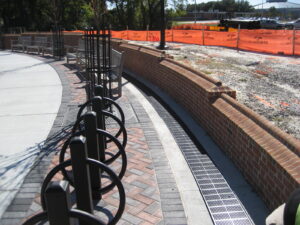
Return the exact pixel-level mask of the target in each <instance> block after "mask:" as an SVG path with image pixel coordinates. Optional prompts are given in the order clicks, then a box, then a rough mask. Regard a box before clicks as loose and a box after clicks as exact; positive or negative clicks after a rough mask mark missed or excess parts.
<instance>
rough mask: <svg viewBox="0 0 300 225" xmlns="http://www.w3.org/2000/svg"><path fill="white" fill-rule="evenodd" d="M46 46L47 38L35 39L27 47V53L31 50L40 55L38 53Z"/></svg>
mask: <svg viewBox="0 0 300 225" xmlns="http://www.w3.org/2000/svg"><path fill="white" fill-rule="evenodd" d="M46 46H47V37H35V38H34V42H33V44H32V45H28V46H27V47H26V48H27V53H29V51H31V50H33V51H35V52H37V53H38V54H40V52H42V51H43V48H44V47H46Z"/></svg>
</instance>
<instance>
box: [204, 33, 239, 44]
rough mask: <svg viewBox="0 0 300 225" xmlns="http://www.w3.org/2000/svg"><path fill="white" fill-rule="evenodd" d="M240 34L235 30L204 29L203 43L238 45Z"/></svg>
mask: <svg viewBox="0 0 300 225" xmlns="http://www.w3.org/2000/svg"><path fill="white" fill-rule="evenodd" d="M237 37H238V34H237V33H234V32H218V31H204V40H203V42H202V44H203V45H211V46H224V47H231V48H236V47H237Z"/></svg>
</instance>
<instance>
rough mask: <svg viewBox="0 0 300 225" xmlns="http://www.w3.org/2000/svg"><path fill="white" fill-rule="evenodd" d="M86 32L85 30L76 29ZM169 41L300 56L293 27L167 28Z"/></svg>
mask: <svg viewBox="0 0 300 225" xmlns="http://www.w3.org/2000/svg"><path fill="white" fill-rule="evenodd" d="M73 32H83V31H73ZM111 34H112V37H113V38H120V39H125V40H135V41H160V31H134V30H125V31H111ZM165 37H166V41H167V42H180V43H187V44H198V45H210V46H224V47H231V48H237V49H242V50H250V51H256V52H264V53H272V54H284V55H300V31H299V30H298V31H293V30H240V31H238V30H233V29H232V30H230V31H228V32H220V31H207V30H166V31H165Z"/></svg>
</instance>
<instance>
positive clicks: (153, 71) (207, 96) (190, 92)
mask: <svg viewBox="0 0 300 225" xmlns="http://www.w3.org/2000/svg"><path fill="white" fill-rule="evenodd" d="M113 45H114V48H116V49H118V50H119V51H124V53H125V65H124V66H125V68H126V69H127V70H129V71H131V72H133V73H135V74H137V75H138V76H142V77H143V78H144V79H146V80H148V81H149V82H151V83H152V84H154V85H156V86H158V87H159V88H161V89H162V90H163V91H165V92H166V93H168V94H169V95H170V96H171V97H172V98H173V99H174V100H175V101H176V102H177V103H179V104H180V105H182V106H183V107H184V108H185V109H187V110H188V111H189V112H190V114H191V115H192V116H193V118H194V119H195V120H196V121H197V122H198V123H199V124H201V125H202V126H203V127H204V129H206V131H207V132H208V133H209V135H210V136H211V137H212V138H213V139H214V141H215V142H216V143H217V144H218V145H219V146H220V148H221V149H222V150H223V151H224V152H226V154H227V155H228V156H229V157H230V158H231V159H232V160H233V162H234V163H235V164H236V165H237V167H238V168H239V169H240V170H241V172H242V173H243V174H244V176H245V177H246V179H247V180H248V181H249V183H251V185H252V186H253V187H254V189H255V190H256V191H257V192H258V193H259V194H260V196H261V197H262V199H263V200H264V201H265V202H266V204H267V205H268V207H269V208H270V209H274V208H275V207H277V206H278V205H280V204H282V203H283V202H285V201H286V200H287V197H288V196H289V195H290V193H291V192H292V191H293V190H294V189H295V188H297V187H299V186H300V158H299V155H300V141H299V140H297V139H295V138H293V137H292V136H290V135H288V134H286V133H284V132H283V131H281V130H280V129H279V128H277V127H275V126H273V125H272V124H271V123H270V122H269V121H268V120H267V119H265V118H264V117H262V116H260V115H258V114H256V113H255V112H253V111H252V110H251V109H249V108H247V107H246V106H244V105H243V104H240V103H239V102H237V101H236V100H235V96H236V92H235V91H234V90H231V89H230V88H228V87H226V86H222V84H221V82H219V81H216V80H214V79H211V78H210V77H208V76H206V75H204V74H201V73H199V72H197V71H194V70H193V69H190V68H187V67H185V66H184V65H181V64H179V63H177V62H175V61H173V60H172V59H170V58H168V56H166V55H165V54H164V53H163V52H161V51H157V50H154V49H149V48H146V47H141V46H136V45H132V44H127V43H126V42H121V41H115V42H114V43H113Z"/></svg>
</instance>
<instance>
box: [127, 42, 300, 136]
mask: <svg viewBox="0 0 300 225" xmlns="http://www.w3.org/2000/svg"><path fill="white" fill-rule="evenodd" d="M130 43H134V44H141V45H144V46H148V47H153V48H154V47H156V46H157V45H158V44H157V43H155V42H136V41H130ZM166 53H167V54H169V55H171V56H173V57H174V59H175V60H176V61H178V62H180V63H183V64H185V65H189V66H191V67H192V68H194V69H196V70H199V71H201V72H203V73H205V74H207V75H208V76H211V77H213V78H215V79H218V80H220V81H222V83H223V85H226V86H229V87H231V88H232V89H234V90H236V91H237V100H238V101H239V102H241V103H243V104H245V105H246V106H248V107H249V108H251V109H252V110H254V111H255V112H257V113H258V114H260V115H262V116H265V117H266V118H268V120H270V121H271V122H272V123H273V124H275V125H276V126H278V127H280V128H281V129H282V130H284V131H285V132H287V133H289V134H292V135H293V136H294V137H296V138H298V139H300V92H299V89H300V59H299V58H296V57H287V56H275V55H267V54H260V53H252V52H245V51H237V50H234V49H227V48H223V47H211V46H199V45H189V44H180V43H168V50H166Z"/></svg>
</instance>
